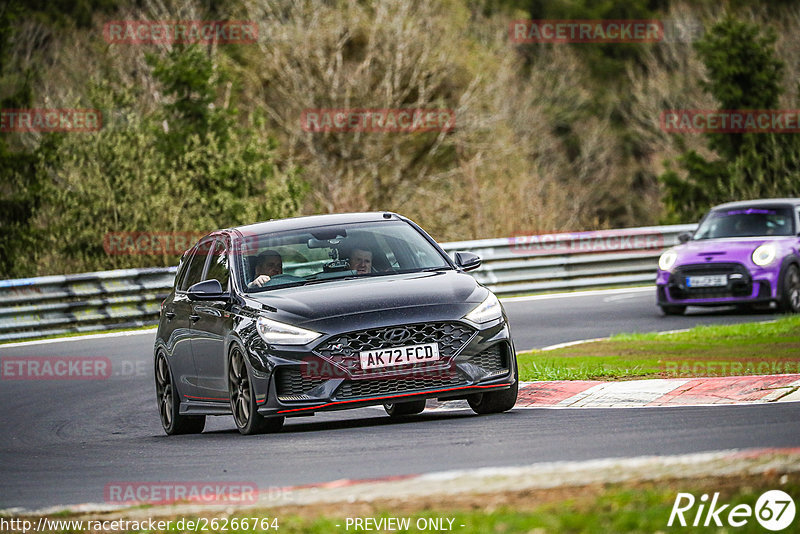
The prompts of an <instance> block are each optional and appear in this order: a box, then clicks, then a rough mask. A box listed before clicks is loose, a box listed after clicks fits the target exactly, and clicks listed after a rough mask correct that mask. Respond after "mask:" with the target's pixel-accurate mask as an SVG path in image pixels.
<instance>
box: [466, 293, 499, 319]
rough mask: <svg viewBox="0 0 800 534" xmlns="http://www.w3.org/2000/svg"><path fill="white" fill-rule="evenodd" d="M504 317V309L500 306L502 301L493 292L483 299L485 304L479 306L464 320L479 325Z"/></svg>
mask: <svg viewBox="0 0 800 534" xmlns="http://www.w3.org/2000/svg"><path fill="white" fill-rule="evenodd" d="M502 316H503V308H502V307H501V306H500V301H499V300H498V299H497V297H496V296H495V294H494V293H492V292H491V291H490V292H489V295H488V296H487V297H486V298H485V299H483V302H481V303H480V304H478V306H476V307H475V309H473V310H472V311H471V312H469V313H468V314H466V315H465V316H464V319H469V320H470V321H472V322H474V323H478V324H482V323H488V322H489V321H492V320H494V319H498V318H500V317H502Z"/></svg>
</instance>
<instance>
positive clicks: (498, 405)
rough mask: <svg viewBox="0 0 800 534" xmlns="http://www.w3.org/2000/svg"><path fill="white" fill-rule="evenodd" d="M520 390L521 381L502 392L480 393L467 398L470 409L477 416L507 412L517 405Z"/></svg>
mask: <svg viewBox="0 0 800 534" xmlns="http://www.w3.org/2000/svg"><path fill="white" fill-rule="evenodd" d="M518 390H519V380H517V381H516V382H514V385H513V386H511V387H510V388H508V389H504V390H502V391H492V392H489V393H478V394H476V395H470V396H469V398H467V402H469V407H470V408H472V411H473V412H475V413H477V414H488V413H501V412H507V411H508V410H510V409H511V408H513V407H514V405H515V404H516V403H517V391H518Z"/></svg>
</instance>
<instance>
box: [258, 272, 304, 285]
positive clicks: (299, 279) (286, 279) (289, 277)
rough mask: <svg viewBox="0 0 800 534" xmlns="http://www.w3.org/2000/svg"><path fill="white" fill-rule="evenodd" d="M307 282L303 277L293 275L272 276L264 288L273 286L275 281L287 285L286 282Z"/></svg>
mask: <svg viewBox="0 0 800 534" xmlns="http://www.w3.org/2000/svg"><path fill="white" fill-rule="evenodd" d="M305 280H306V279H305V278H303V277H302V276H295V275H293V274H276V275H275V276H270V278H269V281H268V282H267V283H266V284H264V286H262V287H265V286H269V285H273V284H272V282H274V281H278V282H281V283H284V284H285V283H286V282H305Z"/></svg>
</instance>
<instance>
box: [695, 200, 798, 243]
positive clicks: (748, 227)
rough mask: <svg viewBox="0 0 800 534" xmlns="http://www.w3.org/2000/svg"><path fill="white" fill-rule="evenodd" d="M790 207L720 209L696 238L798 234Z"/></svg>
mask: <svg viewBox="0 0 800 534" xmlns="http://www.w3.org/2000/svg"><path fill="white" fill-rule="evenodd" d="M792 217H793V214H792V210H791V209H789V208H740V209H729V210H716V211H712V212H711V213H709V214H708V217H706V218H705V219H704V220H703V222H702V223H701V224H700V227H699V228H698V229H697V231H696V232H695V234H694V239H697V240H699V239H716V238H722V237H761V236H790V235H794V221H793V220H792Z"/></svg>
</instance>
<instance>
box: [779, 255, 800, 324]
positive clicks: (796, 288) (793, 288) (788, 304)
mask: <svg viewBox="0 0 800 534" xmlns="http://www.w3.org/2000/svg"><path fill="white" fill-rule="evenodd" d="M780 287H781V294H780V296H779V297H778V310H780V311H782V312H783V313H800V269H798V267H797V265H794V264H793V265H790V266H789V267H788V268H787V269H786V272H784V273H783V277H782V278H781V285H780Z"/></svg>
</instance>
